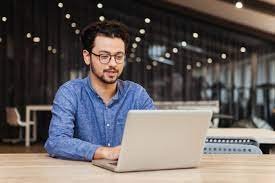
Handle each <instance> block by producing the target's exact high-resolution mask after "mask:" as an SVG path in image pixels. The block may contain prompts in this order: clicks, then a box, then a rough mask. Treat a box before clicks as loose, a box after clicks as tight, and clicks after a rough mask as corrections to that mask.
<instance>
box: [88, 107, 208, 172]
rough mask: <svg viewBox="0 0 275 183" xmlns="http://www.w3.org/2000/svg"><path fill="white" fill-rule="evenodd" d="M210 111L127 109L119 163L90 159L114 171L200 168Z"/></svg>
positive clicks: (97, 164) (94, 163) (93, 162)
mask: <svg viewBox="0 0 275 183" xmlns="http://www.w3.org/2000/svg"><path fill="white" fill-rule="evenodd" d="M211 117H212V111H211V110H130V111H129V112H128V115H127V119H126V123H125V128H124V133H123V138H122V143H121V151H120V155H119V159H118V161H111V160H105V159H103V160H93V161H92V164H93V165H96V166H99V167H102V168H105V169H108V170H111V171H114V172H129V171H144V170H162V169H178V168H192V167H197V166H199V163H200V159H201V155H202V153H203V146H204V142H205V138H206V134H207V129H208V127H209V125H210V120H211Z"/></svg>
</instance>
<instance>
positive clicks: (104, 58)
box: [91, 52, 125, 64]
mask: <svg viewBox="0 0 275 183" xmlns="http://www.w3.org/2000/svg"><path fill="white" fill-rule="evenodd" d="M91 53H92V54H93V55H95V56H97V57H98V58H99V62H100V63H102V64H108V63H109V62H110V61H111V58H112V57H114V59H115V61H116V63H117V64H122V63H123V62H124V59H125V54H124V53H117V54H115V55H111V54H108V53H104V54H95V53H93V52H91Z"/></svg>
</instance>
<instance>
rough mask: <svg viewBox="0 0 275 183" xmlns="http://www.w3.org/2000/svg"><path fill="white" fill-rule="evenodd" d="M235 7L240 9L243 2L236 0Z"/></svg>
mask: <svg viewBox="0 0 275 183" xmlns="http://www.w3.org/2000/svg"><path fill="white" fill-rule="evenodd" d="M235 6H236V8H238V9H241V8H242V7H243V3H242V2H241V1H238V2H236V4H235Z"/></svg>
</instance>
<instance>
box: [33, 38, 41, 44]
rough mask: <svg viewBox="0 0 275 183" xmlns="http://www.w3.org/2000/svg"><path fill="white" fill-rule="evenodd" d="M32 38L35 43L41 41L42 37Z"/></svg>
mask: <svg viewBox="0 0 275 183" xmlns="http://www.w3.org/2000/svg"><path fill="white" fill-rule="evenodd" d="M32 40H33V42H35V43H39V42H40V37H34V38H33V39H32Z"/></svg>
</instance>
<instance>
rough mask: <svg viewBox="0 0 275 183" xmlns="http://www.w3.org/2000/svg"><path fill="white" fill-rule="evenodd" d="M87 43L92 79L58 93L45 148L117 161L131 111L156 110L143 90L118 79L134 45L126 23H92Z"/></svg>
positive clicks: (85, 35) (83, 157) (68, 156)
mask: <svg viewBox="0 0 275 183" xmlns="http://www.w3.org/2000/svg"><path fill="white" fill-rule="evenodd" d="M81 40H82V44H83V51H82V54H83V59H84V61H85V64H86V65H87V66H89V67H90V72H89V76H88V77H87V78H85V79H77V80H72V81H69V82H67V83H65V84H63V85H62V86H61V87H60V88H59V90H58V91H57V93H56V96H55V99H54V101H53V109H52V119H51V124H50V128H49V137H48V139H47V142H46V144H45V149H46V150H47V152H48V153H49V154H50V155H51V156H53V157H59V158H66V159H75V160H86V161H91V160H93V159H110V160H116V159H118V157H119V152H120V143H121V140H122V135H123V130H124V125H125V120H126V116H127V113H128V111H129V110H130V109H154V108H155V107H154V104H153V101H152V99H151V98H150V97H149V95H148V94H147V93H146V91H145V89H144V88H143V87H141V86H140V85H138V84H136V83H133V82H131V81H122V80H119V79H118V78H119V76H120V75H121V73H122V71H123V68H124V65H125V54H126V48H127V46H128V42H129V34H128V32H127V28H126V26H125V25H123V24H121V23H119V22H116V21H104V22H96V23H93V24H90V25H88V26H87V27H86V28H84V29H83V31H82V33H81Z"/></svg>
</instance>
